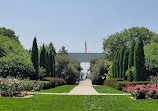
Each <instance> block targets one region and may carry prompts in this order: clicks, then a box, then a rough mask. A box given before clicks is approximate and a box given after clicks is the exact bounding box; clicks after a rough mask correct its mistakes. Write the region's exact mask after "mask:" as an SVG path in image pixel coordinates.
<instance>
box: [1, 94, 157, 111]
mask: <svg viewBox="0 0 158 111" xmlns="http://www.w3.org/2000/svg"><path fill="white" fill-rule="evenodd" d="M129 97H130V96H96V95H95V96H94V95H93V96H79V95H76V96H72V95H34V96H33V97H31V98H28V99H22V98H8V97H0V111H6V110H7V111H37V110H38V111H91V110H95V111H149V110H150V111H156V110H157V109H158V105H157V104H158V100H157V99H155V100H136V101H134V100H131V99H130V98H129Z"/></svg>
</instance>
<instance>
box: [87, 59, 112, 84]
mask: <svg viewBox="0 0 158 111" xmlns="http://www.w3.org/2000/svg"><path fill="white" fill-rule="evenodd" d="M95 60H96V62H95V64H94V65H92V66H93V67H92V69H91V70H90V72H91V79H92V83H93V84H96V85H102V84H103V81H104V79H105V74H106V76H107V75H108V73H109V67H110V66H111V62H109V61H107V60H104V58H98V59H95ZM112 68H113V66H112ZM113 76H114V75H113Z"/></svg>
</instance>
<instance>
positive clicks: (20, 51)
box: [0, 35, 29, 58]
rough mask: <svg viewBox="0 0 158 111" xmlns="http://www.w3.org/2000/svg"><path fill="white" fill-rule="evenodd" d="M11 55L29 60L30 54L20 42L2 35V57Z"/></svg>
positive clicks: (0, 47) (0, 43)
mask: <svg viewBox="0 0 158 111" xmlns="http://www.w3.org/2000/svg"><path fill="white" fill-rule="evenodd" d="M11 53H13V54H15V55H20V56H23V57H24V58H29V54H28V52H27V51H26V50H25V49H24V48H23V46H22V45H20V44H19V42H17V41H15V40H12V39H10V38H8V37H6V36H1V35H0V57H3V56H7V55H8V54H11Z"/></svg>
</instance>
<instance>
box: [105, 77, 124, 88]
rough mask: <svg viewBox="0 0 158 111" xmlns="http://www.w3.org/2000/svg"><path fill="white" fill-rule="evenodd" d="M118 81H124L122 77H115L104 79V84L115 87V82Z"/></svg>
mask: <svg viewBox="0 0 158 111" xmlns="http://www.w3.org/2000/svg"><path fill="white" fill-rule="evenodd" d="M117 81H123V79H121V78H114V79H108V80H105V81H104V83H103V84H104V85H106V86H110V87H115V82H117Z"/></svg>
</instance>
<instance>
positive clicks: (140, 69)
mask: <svg viewBox="0 0 158 111" xmlns="http://www.w3.org/2000/svg"><path fill="white" fill-rule="evenodd" d="M143 46H144V45H143V40H142V37H139V38H138V40H137V43H136V46H135V50H134V66H135V71H134V81H141V80H144V76H145V75H144V72H145V66H144V65H145V57H144V49H143Z"/></svg>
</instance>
